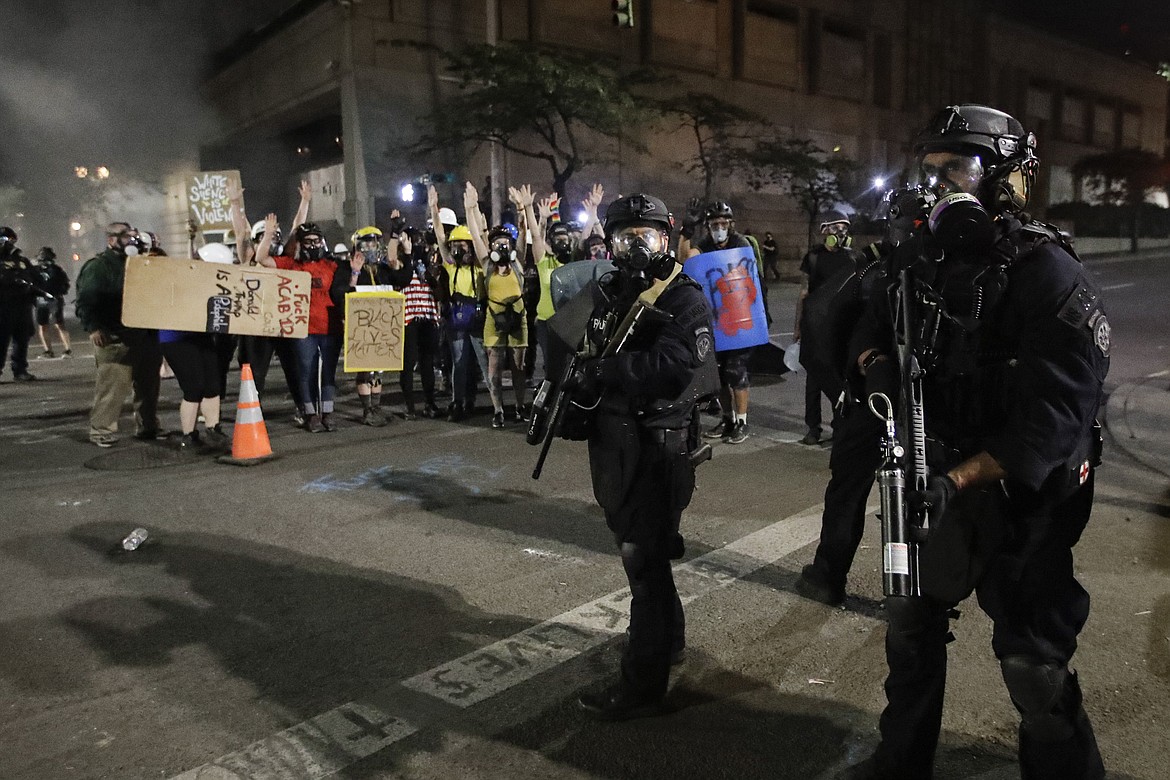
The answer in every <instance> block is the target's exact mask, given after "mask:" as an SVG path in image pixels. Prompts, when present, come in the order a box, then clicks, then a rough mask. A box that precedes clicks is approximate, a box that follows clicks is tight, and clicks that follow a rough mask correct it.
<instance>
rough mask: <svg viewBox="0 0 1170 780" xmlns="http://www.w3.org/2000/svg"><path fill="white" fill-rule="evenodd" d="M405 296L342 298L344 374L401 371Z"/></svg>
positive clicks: (376, 294) (355, 294)
mask: <svg viewBox="0 0 1170 780" xmlns="http://www.w3.org/2000/svg"><path fill="white" fill-rule="evenodd" d="M405 304H406V296H405V295H403V294H402V293H400V292H352V293H347V294H346V296H345V371H346V373H352V372H355V371H401V370H402V352H403V331H404V329H405V328H406V325H405V319H404V315H405V309H406V306H405Z"/></svg>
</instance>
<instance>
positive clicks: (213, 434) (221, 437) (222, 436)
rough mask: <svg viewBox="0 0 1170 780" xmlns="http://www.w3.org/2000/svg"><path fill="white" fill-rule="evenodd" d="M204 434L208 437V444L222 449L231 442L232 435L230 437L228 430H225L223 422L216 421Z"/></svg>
mask: <svg viewBox="0 0 1170 780" xmlns="http://www.w3.org/2000/svg"><path fill="white" fill-rule="evenodd" d="M203 435H204V436H205V437H206V439H207V444H208V445H209V446H211V447H216V448H219V449H222V448H224V447H227V446H228V444H229V443H230V442H231V439H230V437H228V435H227V432H226V431H224V429H223V423H216V424H215V425H213V426H212V427H210V428H207V429H206V430H205V431H204V433H203Z"/></svg>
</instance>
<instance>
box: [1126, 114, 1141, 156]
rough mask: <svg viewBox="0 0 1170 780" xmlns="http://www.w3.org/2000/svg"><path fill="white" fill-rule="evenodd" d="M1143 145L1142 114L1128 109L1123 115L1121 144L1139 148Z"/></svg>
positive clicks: (1128, 147) (1130, 147) (1129, 147)
mask: <svg viewBox="0 0 1170 780" xmlns="http://www.w3.org/2000/svg"><path fill="white" fill-rule="evenodd" d="M1141 145H1142V115H1141V114H1139V113H1136V112H1134V111H1126V112H1124V113H1123V114H1122V115H1121V146H1122V147H1123V148H1125V149H1138V148H1140V147H1141Z"/></svg>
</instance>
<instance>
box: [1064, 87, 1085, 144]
mask: <svg viewBox="0 0 1170 780" xmlns="http://www.w3.org/2000/svg"><path fill="white" fill-rule="evenodd" d="M1088 108H1089V107H1088V104H1087V103H1086V102H1085V101H1084V100H1083V99H1082V98H1078V97H1072V96H1071V95H1066V96H1065V98H1064V105H1063V107H1062V109H1061V112H1060V137H1061V138H1063V139H1064V140H1066V141H1073V142H1075V143H1079V144H1083V143H1084V142H1085V140H1086V138H1087V137H1088V135H1087V130H1088V122H1087V117H1086V115H1087V114H1088Z"/></svg>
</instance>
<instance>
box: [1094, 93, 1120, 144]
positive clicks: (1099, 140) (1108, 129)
mask: <svg viewBox="0 0 1170 780" xmlns="http://www.w3.org/2000/svg"><path fill="white" fill-rule="evenodd" d="M1093 146H1100V147H1103V148H1105V149H1113V148H1115V147H1116V146H1117V111H1116V110H1114V108H1113V106H1106V105H1103V104H1101V103H1098V104H1096V105H1095V106H1093Z"/></svg>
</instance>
